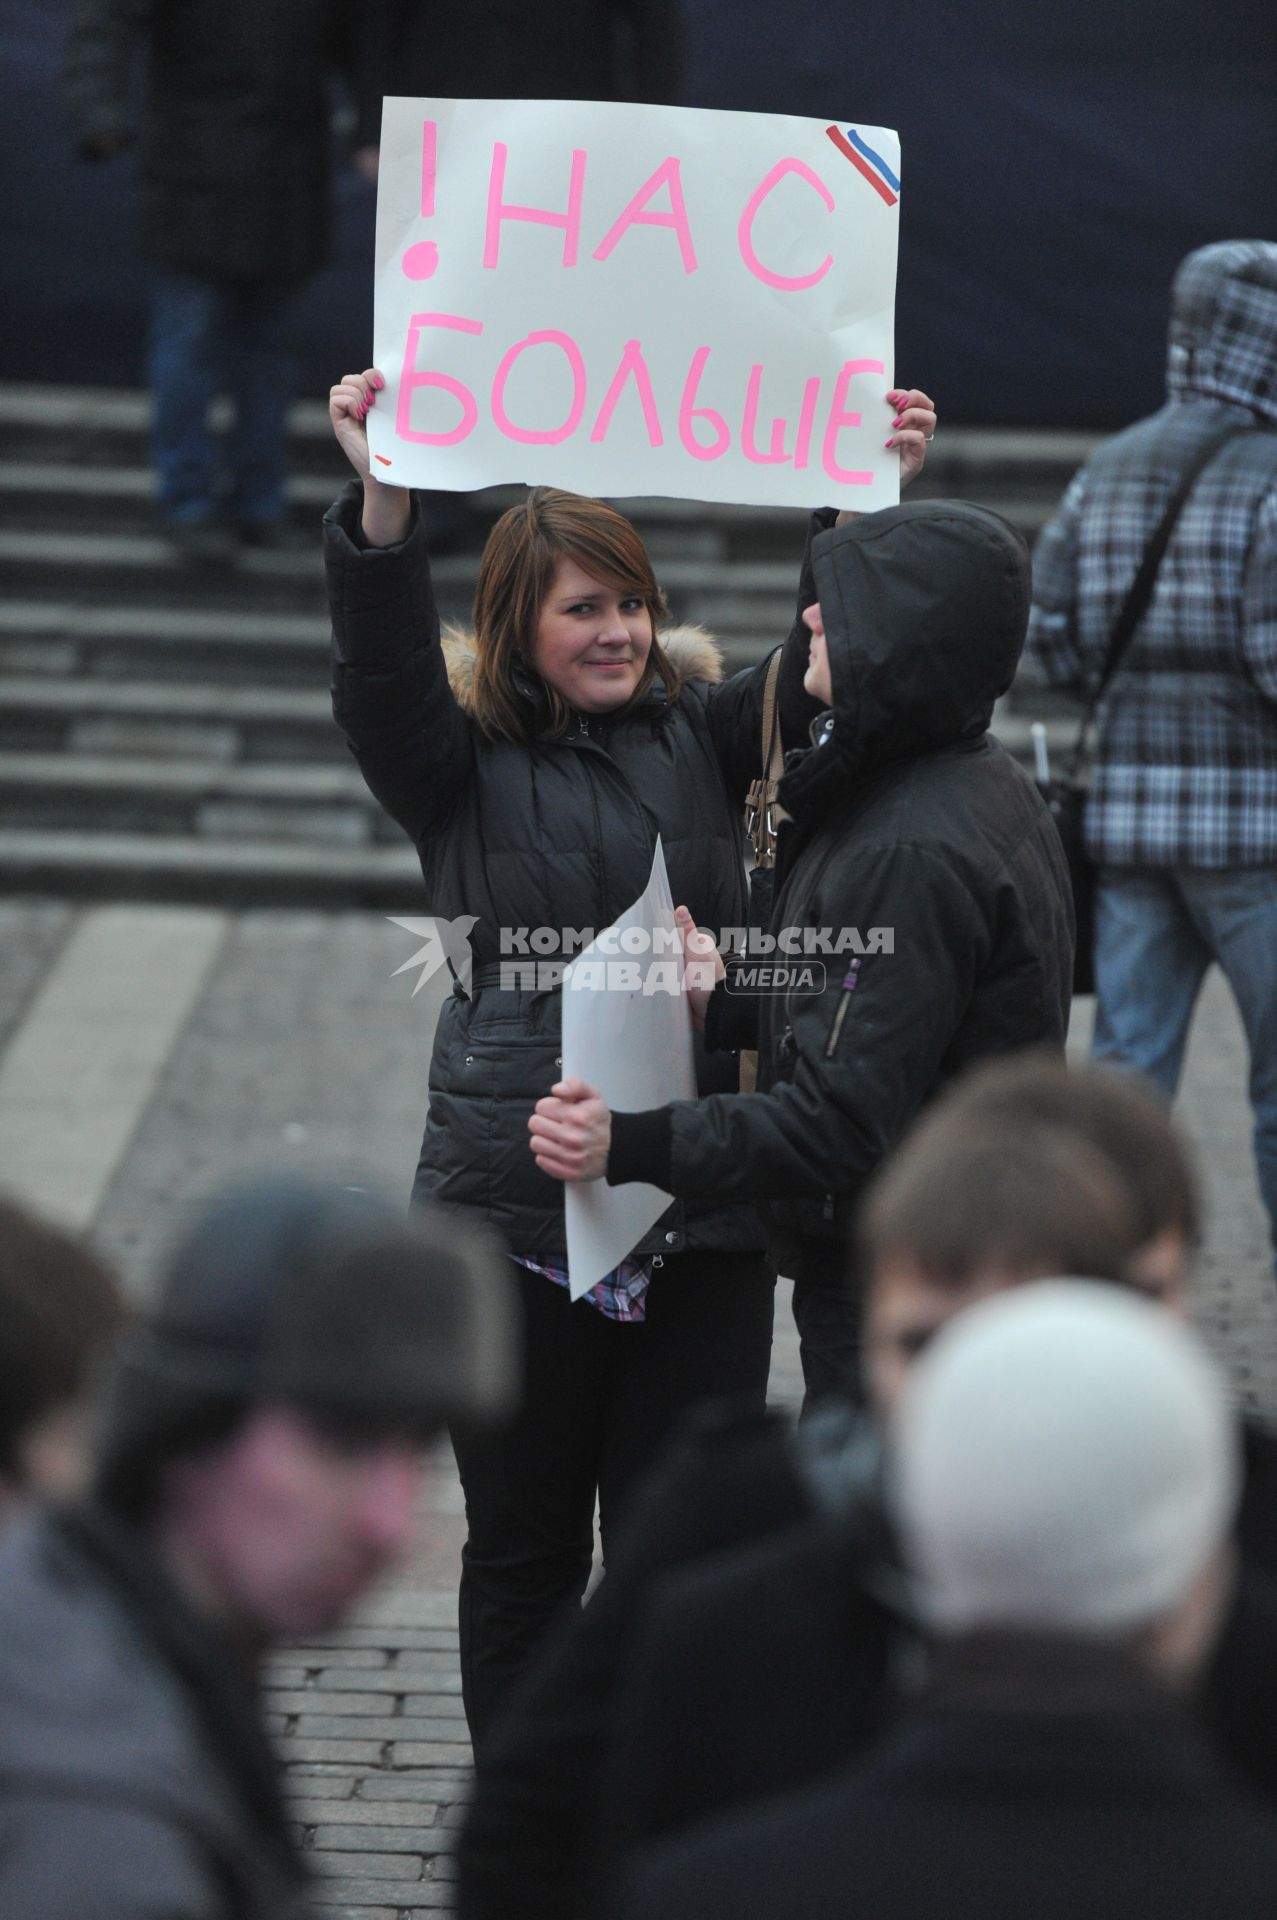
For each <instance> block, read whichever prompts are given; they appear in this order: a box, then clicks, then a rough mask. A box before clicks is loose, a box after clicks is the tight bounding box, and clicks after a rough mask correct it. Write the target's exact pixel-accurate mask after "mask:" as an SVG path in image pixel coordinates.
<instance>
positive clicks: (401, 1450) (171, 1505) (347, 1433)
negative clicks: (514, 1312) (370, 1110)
mask: <svg viewBox="0 0 1277 1920" xmlns="http://www.w3.org/2000/svg"><path fill="white" fill-rule="evenodd" d="M503 1279H504V1276H503V1275H502V1274H501V1272H500V1263H499V1260H498V1259H497V1257H496V1256H495V1255H494V1254H493V1253H492V1252H491V1250H490V1249H489V1247H488V1245H487V1243H486V1241H482V1240H476V1239H474V1238H473V1237H472V1236H471V1235H469V1234H467V1233H466V1232H465V1231H464V1230H458V1229H457V1228H456V1226H455V1225H453V1224H451V1223H449V1224H448V1226H447V1227H446V1229H445V1228H444V1227H443V1226H442V1225H441V1224H440V1223H439V1222H437V1221H436V1220H434V1219H432V1218H431V1217H430V1216H429V1214H427V1213H417V1214H414V1215H413V1216H412V1217H411V1218H408V1217H404V1216H401V1215H400V1214H399V1213H398V1212H396V1211H394V1210H392V1209H390V1208H389V1207H387V1206H386V1205H384V1204H383V1203H381V1202H378V1201H374V1200H373V1199H371V1198H369V1197H368V1196H366V1195H363V1194H359V1193H356V1192H353V1191H350V1190H343V1189H334V1188H328V1187H323V1186H319V1185H316V1184H313V1183H310V1182H307V1181H301V1180H297V1179H292V1178H290V1179H287V1180H284V1179H278V1180H273V1181H262V1182H260V1183H258V1184H254V1185H248V1186H244V1187H241V1188H239V1189H235V1190H231V1191H229V1192H227V1193H226V1194H224V1195H223V1196H221V1197H220V1198H218V1199H217V1200H215V1201H214V1202H213V1203H212V1204H211V1205H210V1206H209V1207H208V1209H207V1211H206V1212H205V1213H204V1214H203V1215H202V1217H200V1218H199V1219H198V1220H197V1221H196V1222H195V1224H194V1226H193V1227H192V1229H191V1231H190V1232H189V1234H188V1235H187V1237H186V1238H185V1240H184V1241H183V1242H182V1244H180V1245H179V1247H178V1248H177V1250H176V1252H175V1254H174V1255H173V1257H172V1259H171V1261H170V1263H169V1266H168V1269H167V1272H166V1274H165V1276H164V1279H163V1282H162V1285H161V1287H160V1290H159V1293H158V1297H157V1299H156V1301H155V1304H154V1306H153V1307H152V1308H151V1309H150V1310H149V1311H148V1312H147V1313H146V1314H145V1315H144V1316H143V1317H142V1318H141V1319H140V1321H139V1322H138V1324H137V1325H136V1326H135V1327H134V1328H133V1330H132V1331H131V1332H130V1334H129V1336H128V1338H127V1339H126V1340H125V1342H124V1343H123V1346H122V1351H121V1354H120V1359H119V1364H118V1367H117V1370H116V1374H115V1377H114V1379H113V1382H112V1384H111V1387H110V1389H109V1392H108V1395H107V1398H106V1403H105V1407H104V1410H103V1413H102V1424H101V1430H100V1432H99V1434H98V1436H97V1439H96V1444H95V1451H94V1467H93V1479H92V1490H91V1493H90V1495H89V1496H88V1497H87V1498H85V1499H82V1500H80V1501H79V1502H76V1503H73V1504H70V1505H68V1506H64V1507H60V1508H53V1507H49V1508H46V1509H45V1510H43V1511H37V1512H35V1513H34V1514H33V1515H32V1516H31V1517H30V1518H29V1520H28V1521H27V1522H25V1523H24V1524H22V1525H21V1526H19V1527H15V1528H14V1529H12V1530H11V1532H10V1534H9V1536H8V1537H7V1538H6V1540H5V1541H4V1543H3V1546H2V1547H0V1781H3V1792H2V1793H0V1911H3V1912H4V1913H6V1914H13V1915H15V1916H16V1915H18V1914H24V1915H31V1916H33V1917H34V1916H36V1915H39V1916H41V1920H53V1916H55V1915H63V1914H65V1915H67V1916H71V1915H81V1914H88V1913H92V1914H93V1915H94V1916H95V1920H114V1916H117V1915H118V1916H121V1917H122V1916H124V1915H128V1916H130V1920H136V1917H137V1916H141V1915H143V1914H155V1915H156V1916H159V1915H163V1916H165V1920H177V1917H178V1916H181V1920H231V1916H234V1917H235V1920H240V1916H244V1920H247V1917H248V1916H250V1915H251V1916H253V1917H254V1920H257V1916H261V1917H262V1920H265V1917H266V1916H268V1915H269V1916H270V1917H271V1920H282V1917H283V1916H286V1915H290V1914H293V1913H298V1914H301V1913H304V1912H306V1911H308V1906H307V1903H306V1900H305V1876H304V1874H303V1870H302V1866H301V1861H300V1857H299V1855H298V1854H297V1852H296V1850H295V1848H294V1845H293V1843H292V1840H291V1838H290V1836H289V1833H288V1829H287V1827H286V1824H285V1821H284V1816H283V1811H282V1805H281V1800H280V1796H279V1790H278V1785H277V1781H276V1766H275V1761H274V1759H273V1757H272V1755H271V1752H270V1750H269V1748H268V1746H267V1744H266V1741H265V1738H264V1734H263V1731H262V1726H261V1718H260V1711H259V1701H258V1694H257V1677H256V1668H257V1663H258V1661H259V1659H260V1657H261V1656H262V1654H263V1653H264V1652H265V1651H266V1650H267V1649H268V1648H269V1647H271V1646H272V1645H273V1644H275V1643H276V1642H278V1641H280V1640H283V1639H287V1638H291V1637H296V1636H299V1635H305V1634H310V1633H315V1632H319V1631H322V1630H323V1629H325V1628H327V1627H330V1626H332V1625H333V1624H334V1623H335V1622H336V1621H337V1620H338V1619H339V1618H340V1617H341V1616H342V1614H343V1613H344V1612H345V1611H346V1610H347V1609H348V1608H349V1607H350V1605H351V1604H352V1603H353V1602H354V1601H355V1600H356V1599H358V1597H359V1596H360V1595H361V1594H362V1593H363V1592H364V1591H365V1590H366V1589H367V1588H368V1587H369V1586H370V1585H371V1584H372V1583H373V1581H375V1580H376V1578H377V1577H378V1575H379V1574H380V1573H381V1572H382V1571H383V1570H384V1569H385V1568H386V1567H387V1566H388V1565H389V1563H390V1562H391V1561H392V1560H393V1559H395V1558H396V1557H397V1556H398V1555H399V1554H400V1553H401V1552H402V1551H403V1549H404V1548H405V1546H406V1545H407V1544H408V1541H409V1538H410V1535H411V1533H412V1529H413V1522H414V1510H415V1507H416V1504H417V1499H418V1495H419V1493H420V1490H421V1483H422V1450H423V1447H424V1445H425V1443H426V1442H427V1441H429V1440H431V1439H432V1438H433V1437H434V1436H435V1435H436V1434H438V1433H439V1432H440V1431H441V1430H442V1428H443V1425H444V1423H445V1422H446V1421H449V1420H458V1421H462V1420H464V1421H470V1422H474V1423H476V1424H479V1425H482V1424H484V1423H486V1422H488V1421H490V1420H493V1419H496V1418H499V1417H500V1416H501V1415H502V1413H503V1412H504V1411H505V1409H506V1408H507V1406H508V1404H509V1401H510V1398H511V1391H512V1384H513V1383H512V1378H511V1360H510V1352H511V1349H510V1344H509V1337H508V1336H509V1326H508V1314H507V1305H508V1303H507V1301H506V1297H505V1293H504V1290H503Z"/></svg>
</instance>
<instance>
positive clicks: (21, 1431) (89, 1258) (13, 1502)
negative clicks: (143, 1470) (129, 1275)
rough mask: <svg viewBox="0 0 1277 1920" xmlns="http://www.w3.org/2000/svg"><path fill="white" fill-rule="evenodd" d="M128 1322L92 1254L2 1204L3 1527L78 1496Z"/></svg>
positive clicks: (9, 1202) (1, 1199) (0, 1199)
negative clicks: (93, 1415)
mask: <svg viewBox="0 0 1277 1920" xmlns="http://www.w3.org/2000/svg"><path fill="white" fill-rule="evenodd" d="M124 1316H125V1308H124V1300H123V1296H122V1295H121V1292H120V1288H119V1285H118V1282H117V1281H116V1279H115V1276H114V1274H112V1273H111V1272H110V1271H109V1269H108V1268H107V1267H105V1266H104V1265H103V1264H102V1262H101V1261H100V1260H98V1259H97V1257H96V1256H95V1255H94V1254H93V1253H92V1252H90V1250H89V1248H88V1247H86V1246H84V1245H83V1244H82V1243H81V1242H80V1241H79V1240H76V1239H75V1238H73V1236H72V1235H70V1234H68V1233H64V1232H63V1231H62V1230H61V1228H59V1227H55V1226H53V1225H52V1224H51V1223H49V1222H48V1221H45V1220H40V1219H37V1218H36V1216H35V1215H34V1214H33V1213H30V1212H29V1211H28V1210H27V1209H26V1208H25V1207H24V1206H22V1205H21V1204H20V1202H18V1201H17V1200H15V1199H12V1198H10V1197H8V1196H4V1195H0V1526H4V1525H7V1524H8V1522H9V1521H10V1520H11V1519H12V1518H14V1517H15V1516H16V1515H17V1514H18V1513H20V1512H21V1511H22V1510H23V1509H24V1507H25V1506H26V1505H27V1503H28V1501H30V1500H31V1499H32V1498H38V1497H41V1496H49V1497H55V1498H56V1497H60V1496H65V1495H70V1494H73V1493H77V1492H79V1491H80V1489H81V1487H82V1485H83V1482H84V1478H85V1475H86V1473H87V1470H88V1454H87V1445H88V1429H87V1420H88V1408H89V1401H90V1395H91V1390H92V1387H93V1384H94V1380H95V1378H96V1375H97V1372H98V1369H99V1367H100V1366H101V1365H102V1364H103V1363H104V1362H105V1360H106V1359H107V1356H108V1354H109V1352H110V1349H111V1346H112V1343H113V1341H114V1340H115V1338H116V1336H117V1334H118V1333H119V1331H120V1329H121V1327H122V1325H123V1323H124Z"/></svg>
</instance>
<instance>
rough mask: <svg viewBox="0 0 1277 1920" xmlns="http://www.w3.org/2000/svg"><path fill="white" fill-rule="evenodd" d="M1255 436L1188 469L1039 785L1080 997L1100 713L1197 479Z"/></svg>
mask: <svg viewBox="0 0 1277 1920" xmlns="http://www.w3.org/2000/svg"><path fill="white" fill-rule="evenodd" d="M1255 431H1257V429H1255V428H1251V427H1237V426H1235V425H1233V424H1232V423H1231V422H1230V424H1229V425H1228V426H1226V427H1221V428H1219V429H1218V431H1217V432H1215V433H1212V434H1209V435H1208V436H1207V437H1206V439H1205V440H1203V441H1202V442H1201V444H1200V445H1199V446H1198V447H1197V448H1196V450H1195V451H1194V454H1193V457H1192V459H1191V460H1190V461H1189V463H1188V466H1187V468H1186V469H1185V471H1184V472H1183V474H1182V475H1181V476H1180V480H1179V485H1178V486H1177V487H1176V489H1175V492H1174V494H1173V495H1172V497H1171V500H1170V502H1169V503H1168V505H1167V508H1166V511H1165V512H1164V513H1163V515H1162V517H1161V519H1160V520H1159V522H1158V524H1157V526H1156V528H1155V529H1154V531H1153V535H1152V538H1151V539H1150V541H1149V543H1148V546H1147V547H1146V548H1145V550H1144V557H1143V559H1142V560H1141V561H1140V564H1139V569H1138V571H1137V573H1136V575H1135V578H1134V580H1133V581H1132V582H1131V586H1130V590H1129V591H1128V593H1127V596H1126V598H1125V600H1124V601H1123V602H1122V605H1121V608H1120V609H1119V611H1118V615H1117V619H1116V620H1115V621H1114V623H1113V631H1112V634H1111V636H1110V638H1109V644H1108V652H1107V653H1106V655H1105V657H1104V669H1103V672H1102V673H1101V674H1100V677H1099V680H1098V681H1097V683H1096V685H1095V687H1094V689H1093V691H1092V693H1091V696H1090V699H1089V700H1088V701H1087V703H1086V709H1085V711H1084V713H1083V715H1082V718H1081V721H1080V722H1079V725H1078V731H1077V739H1076V740H1075V741H1074V744H1073V751H1072V752H1071V753H1070V755H1069V758H1068V764H1067V766H1066V768H1065V771H1064V773H1063V775H1062V776H1061V777H1060V778H1059V779H1057V780H1050V779H1048V780H1046V781H1045V782H1040V783H1039V784H1040V786H1041V789H1042V795H1043V798H1044V799H1045V801H1046V804H1047V808H1048V811H1049V812H1050V815H1051V818H1052V819H1053V820H1054V822H1055V825H1056V830H1057V832H1058V833H1059V836H1060V842H1061V845H1062V846H1063V848H1064V858H1065V860H1066V861H1067V863H1068V869H1069V882H1070V885H1071V887H1072V890H1073V913H1074V917H1075V919H1076V922H1077V938H1076V944H1075V946H1074V950H1073V991H1074V993H1075V994H1080V993H1094V992H1095V895H1096V882H1097V873H1096V868H1095V863H1094V862H1093V861H1092V859H1091V857H1090V855H1089V854H1088V853H1087V851H1086V836H1085V831H1084V824H1085V817H1086V802H1087V797H1088V795H1089V793H1090V786H1091V774H1090V766H1089V763H1088V758H1087V746H1088V741H1089V737H1090V732H1091V727H1092V724H1093V723H1094V720H1095V714H1096V709H1097V708H1098V706H1099V703H1100V701H1101V699H1102V698H1103V696H1104V695H1105V693H1106V692H1107V691H1108V689H1109V686H1110V684H1111V683H1112V680H1113V676H1114V674H1115V673H1116V672H1117V669H1118V667H1119V665H1120V664H1121V661H1122V658H1123V656H1124V654H1125V653H1126V650H1127V648H1128V647H1129V646H1130V644H1131V641H1132V640H1133V639H1134V637H1135V631H1136V628H1137V627H1138V626H1139V624H1140V621H1141V620H1142V619H1143V618H1144V615H1145V612H1146V611H1147V609H1148V603H1149V601H1150V600H1151V598H1152V596H1153V585H1154V582H1155V581H1156V579H1157V570H1158V568H1159V567H1160V566H1161V564H1162V556H1163V554H1164V553H1165V552H1166V548H1167V544H1168V542H1169V540H1170V537H1171V534H1172V532H1173V531H1174V527H1175V522H1176V521H1177V520H1178V519H1179V516H1180V514H1181V512H1182V511H1183V508H1184V504H1185V502H1186V501H1187V499H1188V496H1189V494H1190V493H1191V492H1192V490H1193V487H1194V485H1195V483H1196V481H1197V478H1198V475H1199V474H1200V473H1201V471H1202V469H1203V468H1204V467H1205V466H1206V465H1207V464H1208V463H1209V462H1210V461H1211V460H1213V459H1214V457H1215V455H1216V454H1217V453H1218V452H1219V451H1220V449H1221V448H1222V447H1223V446H1224V445H1225V443H1226V442H1227V441H1229V440H1232V439H1233V438H1234V437H1235V436H1236V435H1237V434H1238V433H1250V432H1255Z"/></svg>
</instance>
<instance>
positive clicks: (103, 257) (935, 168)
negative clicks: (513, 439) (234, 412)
mask: <svg viewBox="0 0 1277 1920" xmlns="http://www.w3.org/2000/svg"><path fill="white" fill-rule="evenodd" d="M442 3H445V4H451V5H460V6H464V5H465V4H466V0H442ZM547 3H551V4H552V0H547ZM260 4H262V5H269V4H270V0H260ZM423 4H424V0H423ZM68 9H69V0H0V50H2V51H3V56H4V75H5V80H4V99H5V109H4V113H3V115H2V116H0V162H2V165H3V174H2V176H0V177H2V178H3V183H4V190H3V200H2V202H0V377H3V378H7V379H31V380H53V381H72V382H85V383H90V384H100V385H112V386H113V385H136V384H138V383H139V382H140V380H141V349H142V330H143V317H144V311H145V291H146V282H145V274H144V271H143V269H142V268H141V267H140V266H139V265H138V263H137V261H136V259H135V257H134V253H133V240H132V235H133V218H132V210H133V196H132V178H131V163H130V162H129V160H128V159H127V158H124V159H122V160H117V161H114V162H112V163H111V165H110V166H107V167H96V168H89V167H83V166H80V165H79V164H78V163H77V162H76V161H75V159H74V158H73V157H72V153H71V145H70V137H69V133H68V130H67V127H66V124H65V119H64V117H63V114H62V111H61V106H60V101H59V97H58V85H57V78H58V65H59V59H60V47H61V41H62V36H63V32H64V30H65V21H66V16H67V12H68ZM351 14H352V22H353V25H352V31H357V30H358V15H359V6H358V0H352V6H351ZM686 15H687V33H688V46H687V66H686V76H685V84H684V89H683V91H684V98H685V99H686V101H687V102H688V103H689V104H696V105H703V106H713V107H736V108H748V109H753V110H757V111H763V112H792V113H802V114H811V115H819V116H821V117H828V118H830V119H834V118H844V119H849V120H851V119H854V120H860V121H867V122H871V123H875V124H878V125H886V126H894V127H896V128H897V129H898V130H899V133H900V137H901V144H902V153H903V161H902V167H903V181H904V194H903V196H902V214H903V219H902V243H901V262H900V286H899V298H898V304H897V358H896V370H897V376H898V377H899V378H901V379H907V380H910V381H917V382H920V383H922V384H925V385H929V386H930V388H931V390H932V391H933V392H934V393H935V394H936V395H938V396H939V397H940V398H941V399H942V402H943V406H944V411H945V416H946V418H947V419H949V420H951V421H953V420H967V421H978V422H984V423H1008V424H1011V423H1025V424H1039V425H1052V424H1055V425H1068V426H1095V427H1104V426H1111V425H1116V424H1118V423H1120V422H1122V421H1125V420H1129V419H1132V418H1134V417H1135V416H1137V415H1138V414H1140V413H1142V412H1146V411H1148V410H1149V409H1150V408H1151V407H1153V406H1155V405H1156V404H1157V403H1158V400H1159V397H1160V395H1161V391H1162V362H1163V346H1164V340H1165V325H1166V296H1167V290H1168V287H1169V284H1170V279H1171V275H1172V272H1173V270H1174V267H1175V263H1176V261H1177V260H1178V259H1179V258H1180V257H1181V256H1182V255H1183V254H1184V253H1185V252H1187V251H1188V250H1189V248H1191V247H1194V246H1198V245H1201V244H1202V243H1204V242H1206V241H1208V240H1215V239H1227V238H1270V239H1271V238H1275V237H1277V111H1275V109H1274V104H1273V103H1274V100H1275V99H1277V36H1274V33H1273V17H1272V10H1271V0H1219V4H1216V5H1212V4H1210V0H1067V4H1059V5H1056V4H1042V0H1019V3H1018V4H1016V3H1015V0H966V4H965V5H958V4H955V0H896V4H894V5H891V4H888V0H849V4H845V5H834V6H827V7H824V8H821V9H817V8H816V7H814V6H812V5H810V4H806V3H805V0H804V4H799V5H795V4H793V0H791V4H790V5H788V6H780V5H777V4H776V0H687V8H686ZM372 219H373V195H372V193H371V191H370V190H369V189H368V188H366V187H364V186H362V185H361V184H360V183H359V182H358V181H356V179H355V178H354V176H353V175H352V174H351V173H350V172H349V170H344V171H343V172H342V173H341V174H340V176H339V182H338V204H337V224H336V241H335V247H334V259H333V264H332V265H331V266H330V267H329V268H328V269H327V270H326V271H325V273H323V274H322V275H321V276H319V277H318V278H317V279H316V280H315V281H314V282H313V283H312V284H311V286H310V288H309V290H308V292H307V295H306V298H305V302H304V305H303V309H302V312H301V314H300V316H299V325H298V351H299V354H300V357H301V361H302V372H303V380H304V383H305V387H306V389H307V390H308V391H310V392H313V393H315V394H322V393H323V392H324V391H325V390H326V388H327V387H328V385H329V383H330V382H331V380H332V379H333V378H334V377H335V376H336V375H337V374H339V373H341V372H342V371H344V370H345V368H346V367H347V366H349V365H352V364H362V362H363V360H364V358H365V342H366V341H367V339H368V337H369V334H370V331H371V325H370V321H371V288H370V276H371V258H372Z"/></svg>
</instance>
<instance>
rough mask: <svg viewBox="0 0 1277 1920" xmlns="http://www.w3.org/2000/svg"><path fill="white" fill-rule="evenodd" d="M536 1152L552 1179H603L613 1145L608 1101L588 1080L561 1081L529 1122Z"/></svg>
mask: <svg viewBox="0 0 1277 1920" xmlns="http://www.w3.org/2000/svg"><path fill="white" fill-rule="evenodd" d="M528 1132H529V1133H530V1134H531V1135H532V1151H533V1153H534V1154H535V1155H536V1162H537V1165H538V1166H539V1167H540V1169H541V1171H542V1173H548V1174H549V1175H550V1178H551V1179H552V1180H568V1181H576V1180H601V1179H602V1178H603V1175H604V1174H605V1173H606V1172H607V1156H608V1152H609V1149H610V1148H611V1145H612V1114H611V1111H610V1109H609V1107H608V1104H607V1102H606V1100H604V1098H603V1096H602V1094H601V1093H598V1092H596V1090H595V1089H594V1088H593V1087H588V1086H587V1085H586V1084H585V1082H584V1080H560V1081H559V1082H558V1083H557V1085H555V1086H553V1087H552V1088H551V1089H550V1093H549V1095H548V1096H547V1098H546V1099H544V1100H538V1101H537V1104H536V1110H535V1111H534V1113H533V1115H532V1118H531V1119H530V1120H529V1121H528Z"/></svg>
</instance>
